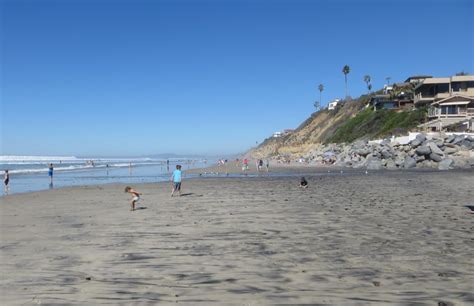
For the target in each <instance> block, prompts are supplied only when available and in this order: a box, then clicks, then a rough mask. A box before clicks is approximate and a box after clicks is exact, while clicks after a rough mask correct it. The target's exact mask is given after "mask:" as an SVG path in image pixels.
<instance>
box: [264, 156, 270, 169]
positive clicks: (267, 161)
mask: <svg viewBox="0 0 474 306" xmlns="http://www.w3.org/2000/svg"><path fill="white" fill-rule="evenodd" d="M265 167H266V168H267V172H268V171H270V161H269V160H268V159H267V160H266V161H265Z"/></svg>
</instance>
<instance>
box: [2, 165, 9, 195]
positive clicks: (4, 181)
mask: <svg viewBox="0 0 474 306" xmlns="http://www.w3.org/2000/svg"><path fill="white" fill-rule="evenodd" d="M9 182H10V174H9V173H8V170H5V174H4V175H3V185H4V186H5V193H8V191H9V188H10V187H8V183H9Z"/></svg>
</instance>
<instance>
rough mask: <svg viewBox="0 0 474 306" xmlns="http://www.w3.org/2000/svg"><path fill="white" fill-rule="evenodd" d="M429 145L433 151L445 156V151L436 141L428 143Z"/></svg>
mask: <svg viewBox="0 0 474 306" xmlns="http://www.w3.org/2000/svg"><path fill="white" fill-rule="evenodd" d="M428 146H429V147H430V149H431V152H432V153H434V154H438V155H441V156H444V152H443V151H442V150H441V149H440V148H439V147H438V146H437V145H436V144H435V143H434V142H430V143H428Z"/></svg>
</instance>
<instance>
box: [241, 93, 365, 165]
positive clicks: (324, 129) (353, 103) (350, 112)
mask: <svg viewBox="0 0 474 306" xmlns="http://www.w3.org/2000/svg"><path fill="white" fill-rule="evenodd" d="M365 102H366V100H365V98H364V97H363V98H360V99H358V100H349V101H345V103H344V104H343V105H342V106H340V107H339V108H338V109H337V110H331V111H329V110H327V109H325V110H322V111H319V112H316V113H313V114H312V115H311V117H309V118H308V119H307V120H306V121H305V122H303V124H301V125H300V126H299V127H298V128H297V129H296V130H295V131H293V132H292V133H291V134H289V135H286V136H283V137H280V138H268V139H266V140H265V141H264V142H263V143H262V144H261V145H260V146H258V147H257V148H255V149H253V150H252V151H250V152H249V155H250V156H251V157H253V158H267V157H272V156H276V155H288V156H295V155H304V154H305V153H307V152H308V151H310V150H313V149H315V148H318V147H319V146H320V145H321V144H323V143H325V142H326V141H327V140H328V139H329V138H330V137H331V136H332V135H333V134H334V132H335V131H336V129H337V128H338V127H339V126H340V125H342V124H343V123H344V122H346V120H348V119H349V118H351V117H353V116H355V115H356V114H357V113H358V112H359V111H360V110H362V109H363V108H364V105H365Z"/></svg>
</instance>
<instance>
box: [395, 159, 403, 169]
mask: <svg viewBox="0 0 474 306" xmlns="http://www.w3.org/2000/svg"><path fill="white" fill-rule="evenodd" d="M404 163H405V157H403V158H401V157H397V158H396V159H395V165H396V166H398V167H401V166H402V165H403V164H404Z"/></svg>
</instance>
